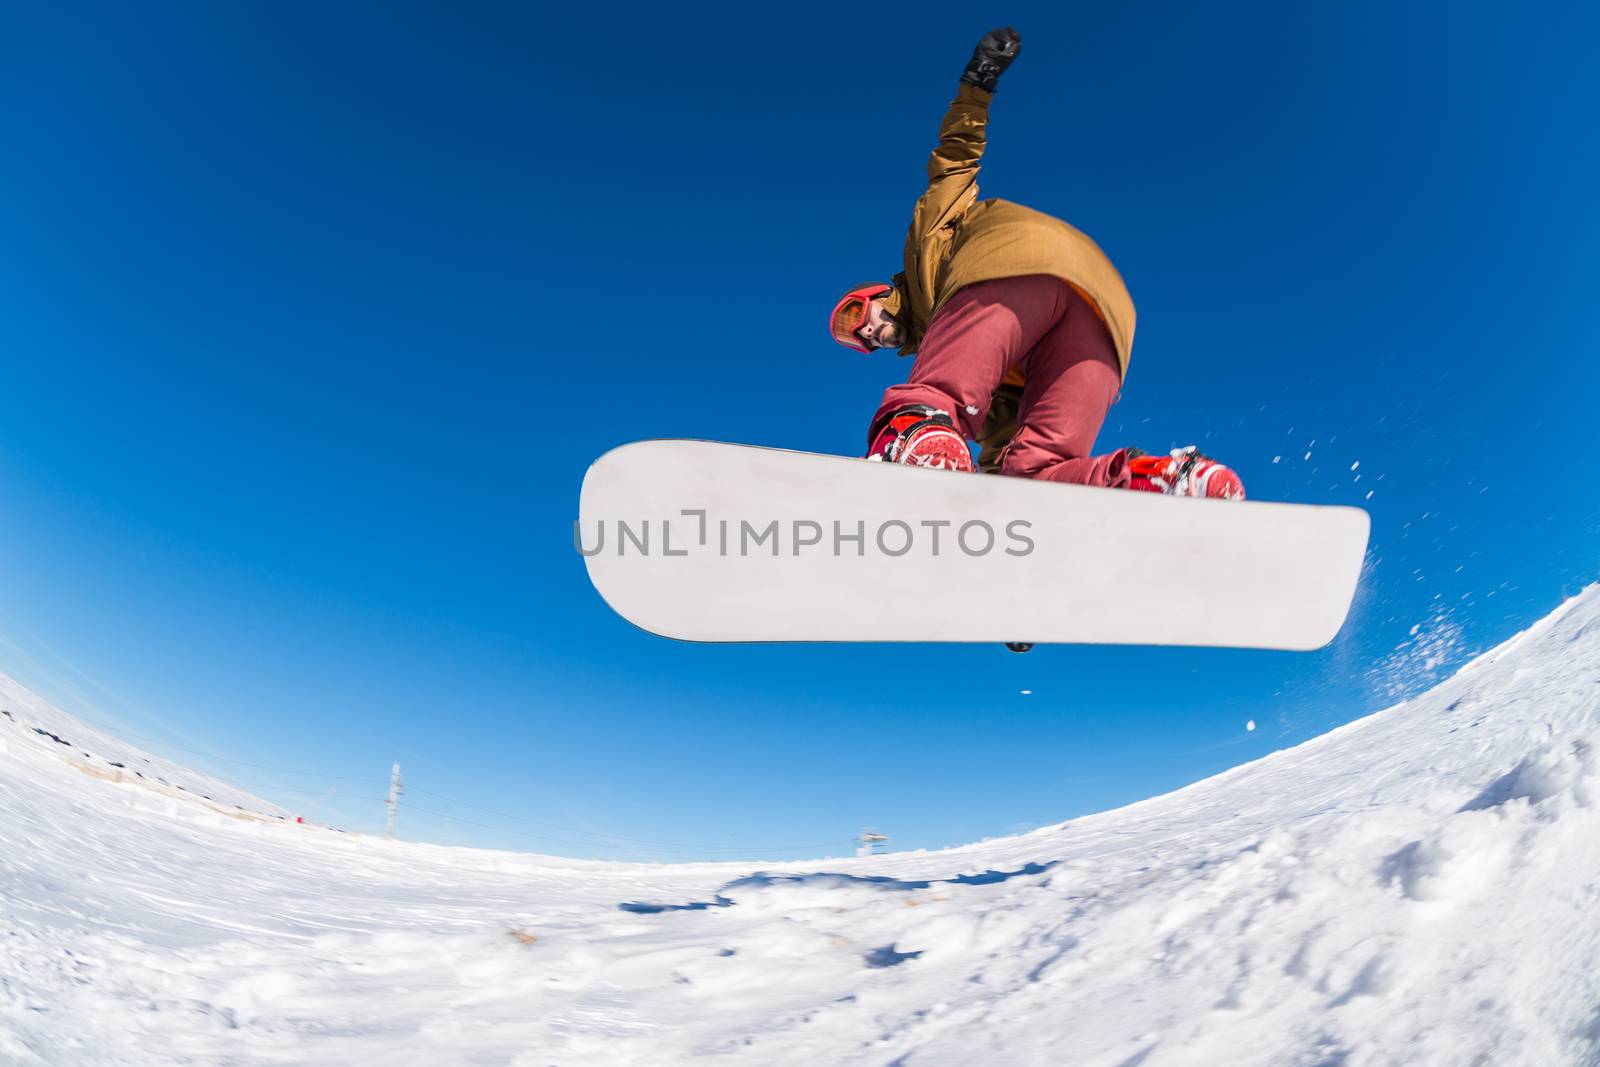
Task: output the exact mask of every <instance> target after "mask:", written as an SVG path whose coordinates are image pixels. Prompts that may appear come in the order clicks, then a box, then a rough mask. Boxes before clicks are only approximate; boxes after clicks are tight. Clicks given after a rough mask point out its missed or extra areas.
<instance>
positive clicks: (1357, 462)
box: [1350, 459, 1361, 470]
mask: <svg viewBox="0 0 1600 1067" xmlns="http://www.w3.org/2000/svg"><path fill="white" fill-rule="evenodd" d="M1359 466H1361V461H1360V460H1359V459H1358V460H1356V461H1355V462H1354V463H1352V464H1350V469H1351V470H1355V469H1356V468H1357V467H1359Z"/></svg>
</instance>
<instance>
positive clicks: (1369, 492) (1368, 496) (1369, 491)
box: [1367, 489, 1373, 500]
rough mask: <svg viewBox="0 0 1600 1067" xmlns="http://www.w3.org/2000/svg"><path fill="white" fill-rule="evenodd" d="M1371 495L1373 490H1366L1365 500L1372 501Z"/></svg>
mask: <svg viewBox="0 0 1600 1067" xmlns="http://www.w3.org/2000/svg"><path fill="white" fill-rule="evenodd" d="M1372 493H1373V490H1371V489H1368V490H1367V499H1368V500H1371V499H1372Z"/></svg>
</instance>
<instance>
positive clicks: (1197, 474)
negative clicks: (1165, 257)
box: [829, 27, 1244, 499]
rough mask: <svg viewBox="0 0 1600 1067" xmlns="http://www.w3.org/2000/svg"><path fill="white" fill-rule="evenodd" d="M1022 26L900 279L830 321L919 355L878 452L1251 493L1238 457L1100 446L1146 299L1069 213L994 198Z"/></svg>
mask: <svg viewBox="0 0 1600 1067" xmlns="http://www.w3.org/2000/svg"><path fill="white" fill-rule="evenodd" d="M1021 46H1022V39H1021V37H1020V36H1019V35H1018V34H1017V32H1016V31H1015V30H1013V29H1011V28H1010V27H1007V28H1005V29H998V30H992V31H990V32H989V33H988V34H986V35H985V36H984V38H983V40H982V41H980V42H979V43H978V46H977V48H976V49H975V50H974V52H973V54H972V60H971V62H969V63H968V64H967V67H966V70H965V71H963V73H962V75H961V82H960V85H959V86H958V88H957V90H956V97H955V100H953V101H952V102H951V104H950V109H949V111H948V112H946V114H945V117H944V122H943V124H942V125H941V126H940V129H939V146H938V147H937V148H935V149H934V150H933V155H932V157H931V158H930V159H929V160H928V179H929V182H928V190H927V192H925V193H923V194H922V197H921V199H919V200H918V201H917V205H916V208H915V210H914V211H913V212H912V216H911V227H910V230H909V232H908V233H907V234H906V245H905V254H904V270H903V271H902V272H901V273H899V274H896V275H895V276H894V279H893V281H892V282H889V283H883V282H874V283H868V284H865V285H860V286H857V287H855V288H854V289H851V290H850V291H849V292H848V293H846V294H845V295H844V297H843V298H842V299H841V300H840V301H839V303H838V304H837V305H836V306H835V307H834V310H833V315H832V316H831V318H830V321H829V327H830V330H831V332H832V334H833V337H834V339H835V340H836V341H838V342H839V343H840V344H842V345H845V346H846V347H849V348H854V349H856V350H858V351H861V352H871V351H873V350H874V349H878V348H896V347H898V348H899V349H900V354H901V355H903V356H905V355H912V354H916V356H917V359H916V362H915V364H914V365H913V367H912V371H911V378H910V380H909V381H908V382H906V384H904V385H897V386H894V387H892V388H890V389H889V390H888V391H887V392H886V393H885V394H884V398H883V405H882V406H881V407H880V408H879V409H878V412H877V414H876V415H874V416H873V419H872V423H871V428H870V430H869V431H868V436H867V440H868V452H867V458H868V459H875V460H880V461H886V462H892V463H907V464H912V465H916V466H925V467H939V468H948V469H952V470H959V471H972V470H973V469H974V468H973V462H972V453H971V452H970V450H969V449H968V446H967V439H968V438H973V439H975V440H977V441H978V442H979V443H980V445H981V446H982V451H981V453H980V454H979V457H978V466H979V467H980V468H981V469H983V470H984V471H988V472H999V473H1002V474H1010V475H1017V476H1021V477H1027V478H1043V479H1047V480H1051V481H1058V482H1075V483H1078V484H1082V485H1096V486H1111V487H1117V488H1127V489H1143V490H1148V491H1154V492H1162V493H1168V494H1175V495H1180V496H1208V497H1227V498H1231V499H1242V498H1243V496H1244V487H1243V485H1242V484H1241V483H1240V481H1239V477H1238V475H1236V474H1235V473H1234V472H1233V471H1232V470H1231V469H1229V468H1227V467H1225V466H1223V465H1222V464H1220V463H1217V462H1216V461H1214V460H1212V459H1210V458H1208V457H1206V456H1203V455H1201V454H1200V453H1199V451H1198V450H1196V449H1195V448H1194V447H1193V446H1190V447H1188V448H1184V449H1177V450H1174V451H1173V452H1172V454H1170V455H1165V456H1154V455H1146V454H1145V453H1143V452H1141V451H1139V450H1138V449H1133V448H1122V449H1118V450H1117V451H1115V452H1112V453H1110V454H1107V455H1101V456H1094V455H1091V454H1090V449H1091V448H1092V446H1093V445H1094V439H1095V437H1096V435H1098V434H1099V432H1100V426H1101V423H1103V422H1104V421H1105V417H1106V412H1107V410H1108V409H1109V408H1110V406H1111V403H1112V401H1113V400H1115V399H1116V396H1117V392H1118V390H1119V389H1120V388H1121V387H1122V381H1123V378H1124V376H1125V375H1126V373H1127V369H1128V356H1129V352H1130V351H1131V349H1132V347H1133V327H1134V310H1133V300H1132V298H1131V297H1129V295H1128V290H1127V288H1126V287H1125V286H1124V285H1123V282H1122V277H1121V276H1120V275H1119V274H1118V273H1117V270H1116V268H1115V267H1113V266H1112V265H1111V261H1110V260H1109V259H1108V258H1107V257H1106V255H1105V253H1104V252H1102V251H1101V250H1100V248H1099V246H1098V245H1096V244H1095V243H1094V242H1093V241H1092V240H1090V239H1089V238H1088V237H1087V236H1085V235H1084V234H1083V233H1081V232H1079V231H1078V230H1076V229H1074V228H1073V227H1071V226H1069V225H1068V224H1067V223H1065V222H1063V221H1061V220H1060V219H1057V218H1054V217H1052V216H1050V215H1046V214H1043V213H1042V212H1038V211H1034V210H1033V209H1031V208H1027V207H1024V206H1022V205H1021V204H1016V203H1012V202H1010V201H1007V200H998V199H990V200H979V199H978V185H977V174H978V161H979V159H980V158H981V157H982V155H983V148H984V127H985V125H986V123H987V121H988V115H989V103H990V101H991V100H992V99H993V98H994V91H995V86H996V84H997V82H998V81H999V78H1000V75H1001V74H1002V73H1004V72H1005V70H1006V68H1007V67H1009V66H1010V65H1011V62H1012V60H1014V59H1015V58H1016V57H1017V53H1018V51H1020V49H1021Z"/></svg>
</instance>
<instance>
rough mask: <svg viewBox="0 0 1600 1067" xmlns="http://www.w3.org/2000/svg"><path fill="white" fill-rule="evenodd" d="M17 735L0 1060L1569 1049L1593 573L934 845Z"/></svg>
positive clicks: (1594, 803)
mask: <svg viewBox="0 0 1600 1067" xmlns="http://www.w3.org/2000/svg"><path fill="white" fill-rule="evenodd" d="M12 693H13V690H11V689H9V688H8V689H6V690H4V691H3V693H0V706H4V707H6V708H9V709H11V710H13V711H15V710H16V708H14V707H13V706H12V704H10V703H9V702H8V701H9V700H11V699H13V697H12ZM56 714H59V713H56ZM0 724H3V720H0ZM69 727H70V720H68V719H66V718H65V717H63V719H62V720H59V721H57V723H56V725H55V726H47V727H46V728H47V729H51V730H52V731H53V732H55V733H57V734H59V735H61V736H63V737H68V738H71V739H72V740H74V741H76V740H77V738H75V737H73V736H72V735H71V734H69V733H67V732H66V730H67V728H69ZM19 734H20V731H13V732H5V733H0V737H3V738H5V739H6V740H5V743H4V745H3V746H0V1063H4V1064H7V1065H10V1064H73V1065H78V1064H96V1065H99V1064H135V1065H144V1064H172V1063H193V1064H290V1063H292V1064H329V1065H332V1064H408V1065H409V1064H417V1065H430V1067H432V1065H452V1064H518V1065H523V1067H544V1065H548V1064H559V1065H590V1064H640V1065H652V1067H653V1065H660V1064H676V1063H686V1062H699V1061H702V1060H704V1061H710V1062H728V1063H748V1064H763V1065H765V1064H780V1065H782V1064H808V1065H809V1064H873V1065H879V1067H886V1065H890V1064H900V1065H907V1067H912V1065H914V1067H927V1065H943V1064H948V1065H956V1064H961V1065H966V1064H991V1063H993V1064H1000V1063H1005V1064H1050V1065H1063V1064H1068V1065H1088V1067H1136V1065H1137V1067H1167V1065H1183V1067H1189V1065H1196V1064H1198V1065H1206V1064H1229V1065H1234V1064H1262V1065H1266V1064H1272V1065H1282V1064H1289V1065H1295V1064H1299V1065H1306V1067H1312V1065H1334V1064H1340V1065H1346V1067H1354V1065H1364V1064H1407V1065H1411V1064H1421V1065H1427V1064H1440V1065H1446V1064H1448V1065H1452V1067H1454V1065H1460V1064H1473V1063H1478V1064H1494V1065H1502V1064H1528V1065H1540V1067H1545V1065H1564V1064H1580V1065H1591V1067H1592V1065H1596V1064H1600V591H1597V590H1595V589H1591V590H1589V591H1587V592H1585V593H1584V594H1583V595H1582V596H1580V597H1578V598H1576V599H1575V600H1572V601H1569V602H1568V603H1567V604H1565V605H1563V606H1562V608H1560V609H1559V610H1558V611H1556V612H1555V613H1553V614H1552V615H1551V616H1550V617H1548V618H1547V619H1545V620H1543V621H1542V622H1540V623H1539V624H1537V625H1535V626H1534V627H1532V628H1531V629H1529V630H1528V631H1527V632H1525V633H1524V634H1522V635H1520V636H1518V637H1517V638H1514V639H1513V640H1511V641H1509V642H1507V643H1506V644H1504V645H1502V646H1501V647H1499V648H1497V649H1495V650H1493V651H1492V652H1489V653H1487V654H1485V655H1484V656H1481V657H1479V658H1478V659H1477V660H1475V661H1473V662H1472V663H1471V664H1469V665H1468V666H1467V667H1466V668H1464V669H1463V670H1462V671H1460V672H1459V673H1458V674H1457V675H1456V676H1454V677H1453V678H1451V679H1449V680H1448V681H1446V682H1444V683H1443V684H1441V685H1439V686H1438V687H1437V688H1435V689H1433V690H1432V691H1430V692H1428V693H1425V694H1423V695H1421V696H1419V697H1417V698H1415V699H1412V700H1409V701H1406V702H1405V703H1402V704H1399V705H1397V706H1395V707H1393V708H1390V709H1388V710H1387V711H1384V712H1380V713H1378V714H1376V715H1372V716H1369V717H1367V718H1365V719H1362V720H1360V721H1358V722H1355V723H1351V724H1350V725H1348V726H1345V727H1342V728H1340V729H1338V730H1335V731H1333V732H1331V733H1329V734H1327V735H1325V736H1323V737H1320V738H1318V739H1316V740H1314V741H1311V742H1309V743H1307V744H1304V745H1301V746H1299V747H1297V748H1294V749H1290V750H1286V751H1283V752H1279V753H1276V754H1274V755H1272V756H1269V757H1267V758H1265V759H1262V760H1259V761H1257V762H1255V763H1252V764H1248V765H1246V766H1243V767H1239V768H1236V769H1234V770H1232V771H1229V772H1227V773H1225V774H1222V775H1219V776H1217V777H1215V778H1212V779H1209V780H1207V781H1204V782H1200V783H1198V784H1196V785H1193V786H1190V787H1189V788H1187V789H1183V790H1180V791H1178V792H1176V793H1172V794H1170V795H1167V796H1163V797H1157V798H1154V799H1152V800H1147V801H1144V802H1142V803H1139V804H1135V805H1132V806H1131V807H1128V808H1124V809H1121V810H1118V811H1112V812H1106V813H1104V814H1100V815H1095V816H1090V817H1088V818H1083V819H1077V820H1074V821H1072V822H1068V823H1064V824H1061V825H1060V826H1056V827H1051V828H1049V829H1045V830H1040V831H1036V832H1034V833H1031V834H1026V835H1023V836H1020V837H1013V838H1006V839H1003V840H997V841H989V842H984V843H982V844H977V845H970V846H966V847H964V848H959V849H952V850H948V851H943V852H935V853H908V854H896V855H886V856H875V857H868V858H862V859H855V858H849V859H838V860H828V861H808V862H804V863H785V864H764V865H757V864H751V863H722V864H692V865H660V866H656V865H641V864H621V863H600V862H585V861H574V860H559V859H552V858H549V857H540V856H532V855H521V854H515V853H509V852H488V851H480V850H471V849H456V848H442V847H437V846H429V845H419V844H408V843H402V842H390V841H384V840H381V839H374V838H370V837H364V836H360V835H354V834H334V833H330V832H326V831H323V830H320V829H316V828H307V827H304V826H296V825H293V824H288V823H284V822H280V821H278V820H276V819H270V820H257V819H249V820H244V819H235V818H229V817H227V816H226V815H224V814H221V813H218V812H214V811H211V810H209V809H207V808H206V807H204V806H203V805H201V804H196V803H184V804H173V803H172V802H170V801H168V800H167V799H166V798H158V797H153V796H152V794H151V792H150V791H149V790H148V789H146V788H144V787H143V786H141V785H139V784H137V783H133V782H129V781H122V782H114V781H108V780H106V779H105V778H103V777H100V776H91V775H87V774H84V773H82V772H81V771H79V770H77V769H74V768H73V767H71V766H70V765H69V764H68V762H67V760H66V758H65V757H64V755H63V754H62V752H63V750H64V747H65V746H61V745H57V744H55V743H54V742H52V741H49V740H48V739H44V738H42V737H40V736H39V735H32V736H33V737H34V738H36V739H38V743H35V742H34V741H31V740H30V741H26V743H23V742H19V741H18V740H17V737H18V736H19ZM85 748H86V749H87V750H88V751H90V752H97V751H98V750H97V749H96V748H94V747H91V746H88V745H87V744H86V745H85Z"/></svg>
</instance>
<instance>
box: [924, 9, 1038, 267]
mask: <svg viewBox="0 0 1600 1067" xmlns="http://www.w3.org/2000/svg"><path fill="white" fill-rule="evenodd" d="M1021 48H1022V38H1021V37H1020V36H1019V35H1018V34H1017V31H1016V30H1013V29H1011V28H1010V27H1009V26H1008V27H1006V28H1005V29H1000V30H991V31H989V32H988V33H987V34H985V35H984V37H983V40H981V41H979V42H978V47H977V48H976V49H974V50H973V53H972V59H971V61H970V62H969V63H968V64H967V69H966V70H965V71H963V72H962V74H961V84H960V85H959V86H958V87H957V88H956V98H955V99H954V100H952V101H951V102H950V109H949V110H948V111H946V112H945V115H944V121H943V122H942V123H940V124H939V145H938V147H937V148H935V149H934V150H933V155H931V156H929V157H928V191H927V192H926V193H924V194H923V195H922V198H921V199H920V200H918V201H917V207H916V213H915V216H914V218H913V220H912V235H913V238H914V239H916V240H919V241H920V240H921V239H923V238H925V237H927V236H928V235H929V234H930V233H932V232H933V231H934V230H936V229H938V228H939V227H941V226H948V225H950V224H951V223H953V222H955V221H956V220H957V219H959V218H960V217H961V215H962V214H963V213H964V212H965V211H966V210H967V208H969V207H971V206H972V205H973V203H974V202H975V201H976V200H977V199H978V161H979V160H980V159H982V158H983V146H984V139H985V138H984V127H986V126H987V125H988V123H989V102H990V101H991V100H993V99H994V90H995V85H996V83H997V82H998V81H999V80H1000V75H1001V74H1003V73H1004V72H1005V69H1006V68H1007V67H1009V66H1010V65H1011V61H1012V60H1013V59H1016V58H1017V53H1018V52H1019V51H1020V50H1021Z"/></svg>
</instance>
